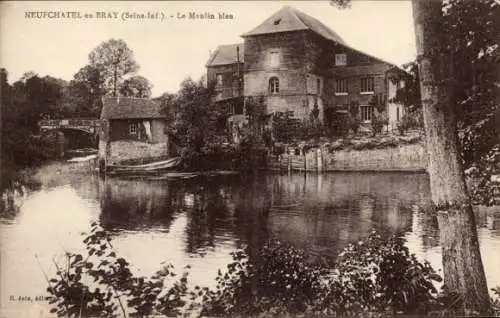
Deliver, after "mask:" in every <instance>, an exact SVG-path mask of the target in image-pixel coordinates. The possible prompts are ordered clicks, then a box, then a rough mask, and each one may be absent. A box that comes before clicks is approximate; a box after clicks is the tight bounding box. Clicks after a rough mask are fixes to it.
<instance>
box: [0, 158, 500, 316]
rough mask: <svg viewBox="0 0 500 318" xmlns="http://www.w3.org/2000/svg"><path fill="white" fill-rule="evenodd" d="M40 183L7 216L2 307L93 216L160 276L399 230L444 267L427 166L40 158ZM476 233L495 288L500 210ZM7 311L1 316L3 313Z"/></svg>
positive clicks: (316, 251)
mask: <svg viewBox="0 0 500 318" xmlns="http://www.w3.org/2000/svg"><path fill="white" fill-rule="evenodd" d="M37 176H38V177H39V178H40V180H42V186H41V188H40V189H39V190H37V191H35V192H33V193H30V194H28V195H27V196H26V197H25V198H23V200H22V202H20V204H19V207H20V208H19V211H18V212H17V213H16V214H15V215H14V216H9V218H8V220H7V218H4V217H3V216H2V217H1V222H0V229H1V233H0V238H1V241H2V257H1V259H0V269H1V281H2V284H1V290H0V295H1V296H0V297H1V299H0V300H1V303H2V304H1V305H2V307H5V306H7V308H9V306H10V307H11V308H14V307H16V306H17V307H16V308H17V309H18V307H19V306H23V304H19V303H10V302H9V301H8V299H7V297H8V296H9V295H10V294H15V295H37V294H39V293H41V292H42V293H43V292H44V290H45V288H46V286H45V285H46V282H45V279H44V277H43V275H42V274H41V271H39V270H36V269H38V268H39V265H38V264H37V261H36V260H35V258H34V255H35V254H36V255H38V257H39V260H40V263H41V266H42V268H43V269H44V270H46V271H47V273H48V274H49V276H50V275H51V274H52V275H53V274H54V268H53V266H52V258H56V260H58V259H59V258H60V257H61V255H63V254H64V249H67V250H73V251H78V250H82V249H83V248H84V246H83V244H82V232H85V231H88V230H89V225H90V222H91V221H92V220H96V219H98V220H99V221H100V223H101V225H102V226H103V227H104V228H105V229H107V230H108V231H110V232H111V233H112V235H113V237H114V241H113V245H114V246H115V248H116V249H117V252H118V253H119V254H120V255H122V256H123V257H125V258H127V259H128V260H129V261H130V263H131V265H132V268H133V270H135V271H137V272H138V273H139V274H142V275H151V274H152V273H153V272H154V271H156V270H157V269H159V268H160V267H161V263H162V262H163V261H165V260H166V261H168V262H172V263H173V264H174V265H175V266H176V268H182V267H183V266H184V265H188V264H189V265H191V266H192V270H191V275H190V279H191V281H192V282H193V283H196V284H200V285H211V284H213V283H214V278H215V276H216V274H217V269H219V268H222V269H223V268H225V266H226V264H227V263H228V262H230V260H231V258H230V256H229V253H230V252H232V251H235V250H236V249H238V248H240V247H242V246H244V245H245V246H246V245H248V246H249V247H250V252H251V255H253V254H254V253H255V251H256V250H258V249H259V248H260V247H262V246H263V245H264V244H265V243H266V242H267V241H268V240H269V239H270V238H276V239H279V240H282V241H285V242H289V243H292V244H294V245H295V246H297V247H300V248H304V249H307V250H308V251H310V252H311V254H312V255H313V257H315V258H317V259H318V260H322V261H330V260H333V259H334V258H335V256H336V255H337V254H338V252H339V251H340V249H342V248H343V247H344V246H345V245H346V244H348V243H350V242H355V241H358V240H360V239H363V238H364V237H366V236H368V234H369V233H370V231H371V230H373V229H375V230H378V231H379V232H382V233H387V234H392V233H396V232H401V233H403V234H404V235H405V237H406V238H407V240H408V243H407V245H408V247H409V248H410V250H411V251H412V252H414V253H416V254H417V256H418V257H420V258H421V259H428V260H429V261H430V262H431V264H432V265H433V266H434V267H436V268H439V267H440V262H441V258H440V247H439V230H438V224H437V220H436V218H435V217H434V214H433V213H431V211H430V210H429V206H430V193H429V181H428V177H427V175H426V174H405V173H331V174H324V175H315V174H308V175H304V174H299V173H297V174H290V175H288V174H257V175H252V176H237V177H222V178H215V179H195V180H189V181H186V180H181V181H169V182H166V181H146V180H125V179H120V178H105V179H101V178H99V177H98V176H96V175H91V174H88V173H81V172H78V173H77V172H74V171H71V169H66V168H65V167H64V166H62V165H59V166H57V165H56V166H48V167H42V169H40V170H39V172H38V174H37ZM476 215H477V224H478V226H479V229H478V234H479V240H480V244H481V252H482V255H483V260H484V265H485V271H486V275H487V279H488V282H489V285H490V287H493V286H496V285H500V277H498V275H497V274H496V272H497V270H498V268H500V253H499V251H500V212H499V211H498V208H490V209H485V208H481V209H477V211H476ZM0 314H1V313H0Z"/></svg>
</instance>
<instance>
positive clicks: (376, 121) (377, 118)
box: [371, 109, 389, 136]
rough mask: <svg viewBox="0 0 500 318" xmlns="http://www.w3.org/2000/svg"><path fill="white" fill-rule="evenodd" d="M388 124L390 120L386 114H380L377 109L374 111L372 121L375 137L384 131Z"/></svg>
mask: <svg viewBox="0 0 500 318" xmlns="http://www.w3.org/2000/svg"><path fill="white" fill-rule="evenodd" d="M388 122H389V120H388V118H387V114H386V113H385V112H379V111H378V110H377V109H374V111H373V115H372V121H371V128H372V134H373V136H375V135H377V134H380V133H381V132H382V130H383V129H384V125H387V123H388Z"/></svg>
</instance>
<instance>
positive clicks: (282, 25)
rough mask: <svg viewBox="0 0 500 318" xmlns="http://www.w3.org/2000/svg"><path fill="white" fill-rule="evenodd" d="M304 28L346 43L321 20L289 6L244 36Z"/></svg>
mask: <svg viewBox="0 0 500 318" xmlns="http://www.w3.org/2000/svg"><path fill="white" fill-rule="evenodd" d="M303 30H310V31H312V32H314V33H316V34H318V35H320V36H322V37H324V38H325V39H327V40H330V41H334V42H337V43H342V44H345V42H344V40H343V39H342V38H341V37H340V36H339V35H338V34H337V33H335V32H334V31H332V30H331V29H330V28H328V27H327V26H326V25H324V24H323V23H321V22H320V21H319V20H317V19H315V18H313V17H311V16H309V15H307V14H305V13H304V12H301V11H299V10H297V9H294V8H292V7H289V6H285V7H283V8H282V9H281V10H279V11H278V12H276V13H274V14H273V15H271V16H270V17H269V18H267V19H266V20H265V21H264V22H262V23H261V24H260V25H259V26H257V27H256V28H254V29H253V30H251V31H249V32H247V33H245V34H243V35H242V37H249V36H256V35H263V34H271V33H280V32H290V31H303Z"/></svg>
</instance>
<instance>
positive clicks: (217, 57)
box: [206, 43, 245, 66]
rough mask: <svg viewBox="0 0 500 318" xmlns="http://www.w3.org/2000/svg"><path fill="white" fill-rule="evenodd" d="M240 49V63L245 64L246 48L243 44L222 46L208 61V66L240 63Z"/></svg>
mask: <svg viewBox="0 0 500 318" xmlns="http://www.w3.org/2000/svg"><path fill="white" fill-rule="evenodd" d="M238 47H239V50H240V53H239V54H240V56H239V61H240V62H241V63H243V62H244V60H243V59H244V56H245V46H244V45H243V43H238V44H228V45H220V46H218V47H217V49H216V50H215V52H214V53H212V55H211V56H210V58H209V59H208V62H207V64H206V66H217V65H227V64H234V63H237V62H238V53H237V52H238Z"/></svg>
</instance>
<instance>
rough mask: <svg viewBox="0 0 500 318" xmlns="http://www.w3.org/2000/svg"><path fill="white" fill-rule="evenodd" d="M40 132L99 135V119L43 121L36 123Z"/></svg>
mask: <svg viewBox="0 0 500 318" xmlns="http://www.w3.org/2000/svg"><path fill="white" fill-rule="evenodd" d="M38 126H39V127H40V130H41V131H47V130H67V129H70V130H80V131H83V132H86V133H88V134H91V135H95V134H98V133H99V127H100V121H99V119H76V118H75V119H73V118H71V119H44V120H41V121H40V122H39V123H38Z"/></svg>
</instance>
